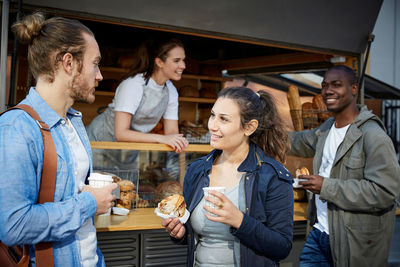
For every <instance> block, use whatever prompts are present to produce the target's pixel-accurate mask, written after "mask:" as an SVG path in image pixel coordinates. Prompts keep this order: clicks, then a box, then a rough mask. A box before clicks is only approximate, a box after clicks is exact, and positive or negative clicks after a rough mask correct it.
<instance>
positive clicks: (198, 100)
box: [178, 97, 216, 104]
mask: <svg viewBox="0 0 400 267" xmlns="http://www.w3.org/2000/svg"><path fill="white" fill-rule="evenodd" d="M178 100H179V101H180V102H194V103H211V104H214V103H215V101H216V99H213V98H199V97H179V98H178Z"/></svg>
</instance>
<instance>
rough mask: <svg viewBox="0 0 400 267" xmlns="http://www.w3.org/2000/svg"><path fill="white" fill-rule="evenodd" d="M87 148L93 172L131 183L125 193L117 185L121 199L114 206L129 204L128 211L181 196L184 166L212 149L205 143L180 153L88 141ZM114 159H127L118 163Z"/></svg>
mask: <svg viewBox="0 0 400 267" xmlns="http://www.w3.org/2000/svg"><path fill="white" fill-rule="evenodd" d="M91 146H92V151H93V170H94V172H103V173H104V172H105V173H107V174H111V175H112V176H113V177H114V179H115V180H120V181H126V180H128V181H130V182H131V183H132V184H133V189H132V190H130V191H129V192H127V191H124V190H123V187H121V186H120V190H121V199H120V200H117V204H118V203H120V204H121V205H123V204H124V205H125V208H128V207H127V206H126V205H129V202H130V203H131V204H130V206H129V207H130V209H131V210H132V209H136V208H153V207H156V206H157V203H158V202H159V201H161V200H162V199H163V198H165V197H166V196H168V195H171V194H176V193H178V194H182V189H183V188H182V185H183V179H184V175H185V171H186V167H187V165H188V164H190V163H191V162H192V161H193V160H195V159H197V158H199V157H202V156H204V155H206V154H207V153H209V152H210V151H211V150H212V148H211V146H209V145H205V144H190V145H189V146H188V148H187V149H186V150H185V152H182V153H175V152H174V151H173V150H172V149H171V148H170V147H169V146H167V145H164V144H153V143H131V142H96V141H92V142H91ZM111 158H112V159H111ZM116 158H118V159H119V160H121V161H123V160H124V159H127V158H129V159H131V160H129V161H125V162H124V163H123V164H119V162H116V160H115V159H116ZM127 162H129V163H127ZM123 201H125V203H123Z"/></svg>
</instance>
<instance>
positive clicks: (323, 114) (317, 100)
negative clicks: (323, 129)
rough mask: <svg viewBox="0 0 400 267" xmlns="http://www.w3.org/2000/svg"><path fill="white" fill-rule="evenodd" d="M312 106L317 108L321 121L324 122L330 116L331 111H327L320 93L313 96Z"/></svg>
mask: <svg viewBox="0 0 400 267" xmlns="http://www.w3.org/2000/svg"><path fill="white" fill-rule="evenodd" d="M313 108H314V109H317V110H318V118H319V119H320V121H321V122H324V121H326V120H327V119H328V118H329V117H331V113H330V112H328V109H327V108H326V105H325V103H324V100H323V99H322V96H321V95H315V96H314V97H313Z"/></svg>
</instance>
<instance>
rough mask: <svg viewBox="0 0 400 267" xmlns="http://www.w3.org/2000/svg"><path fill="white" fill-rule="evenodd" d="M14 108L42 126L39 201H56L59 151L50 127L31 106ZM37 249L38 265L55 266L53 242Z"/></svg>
mask: <svg viewBox="0 0 400 267" xmlns="http://www.w3.org/2000/svg"><path fill="white" fill-rule="evenodd" d="M12 109H22V110H24V111H25V112H26V113H28V114H29V115H30V116H31V117H32V118H33V119H34V120H35V121H36V123H37V124H38V126H39V128H40V132H41V133H42V137H43V144H44V151H43V169H42V179H41V182H40V189H39V197H38V201H37V203H40V204H43V203H45V202H54V191H55V187H56V176H57V153H56V147H55V145H54V142H53V138H52V136H51V133H50V128H49V126H48V125H47V124H46V123H44V122H43V121H42V120H41V119H40V117H39V115H38V114H37V113H36V111H35V110H34V109H33V108H32V107H31V106H28V105H25V104H20V105H17V106H15V107H12V108H10V109H8V110H12ZM8 110H7V111H8ZM26 251H27V247H26V246H24V256H25V253H28V252H26ZM35 251H36V252H35V257H36V266H38V267H42V266H43V267H47V266H54V255H53V245H52V243H51V242H40V243H38V244H36V246H35ZM24 258H25V257H24ZM24 258H23V259H24ZM25 260H26V259H25Z"/></svg>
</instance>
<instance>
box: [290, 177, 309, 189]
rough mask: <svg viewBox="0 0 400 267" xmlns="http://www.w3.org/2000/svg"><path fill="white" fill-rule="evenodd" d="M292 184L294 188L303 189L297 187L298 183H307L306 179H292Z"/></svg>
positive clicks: (299, 186)
mask: <svg viewBox="0 0 400 267" xmlns="http://www.w3.org/2000/svg"><path fill="white" fill-rule="evenodd" d="M293 180H294V183H293V187H294V188H301V187H303V186H302V185H299V182H306V181H308V180H307V179H299V178H293Z"/></svg>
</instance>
